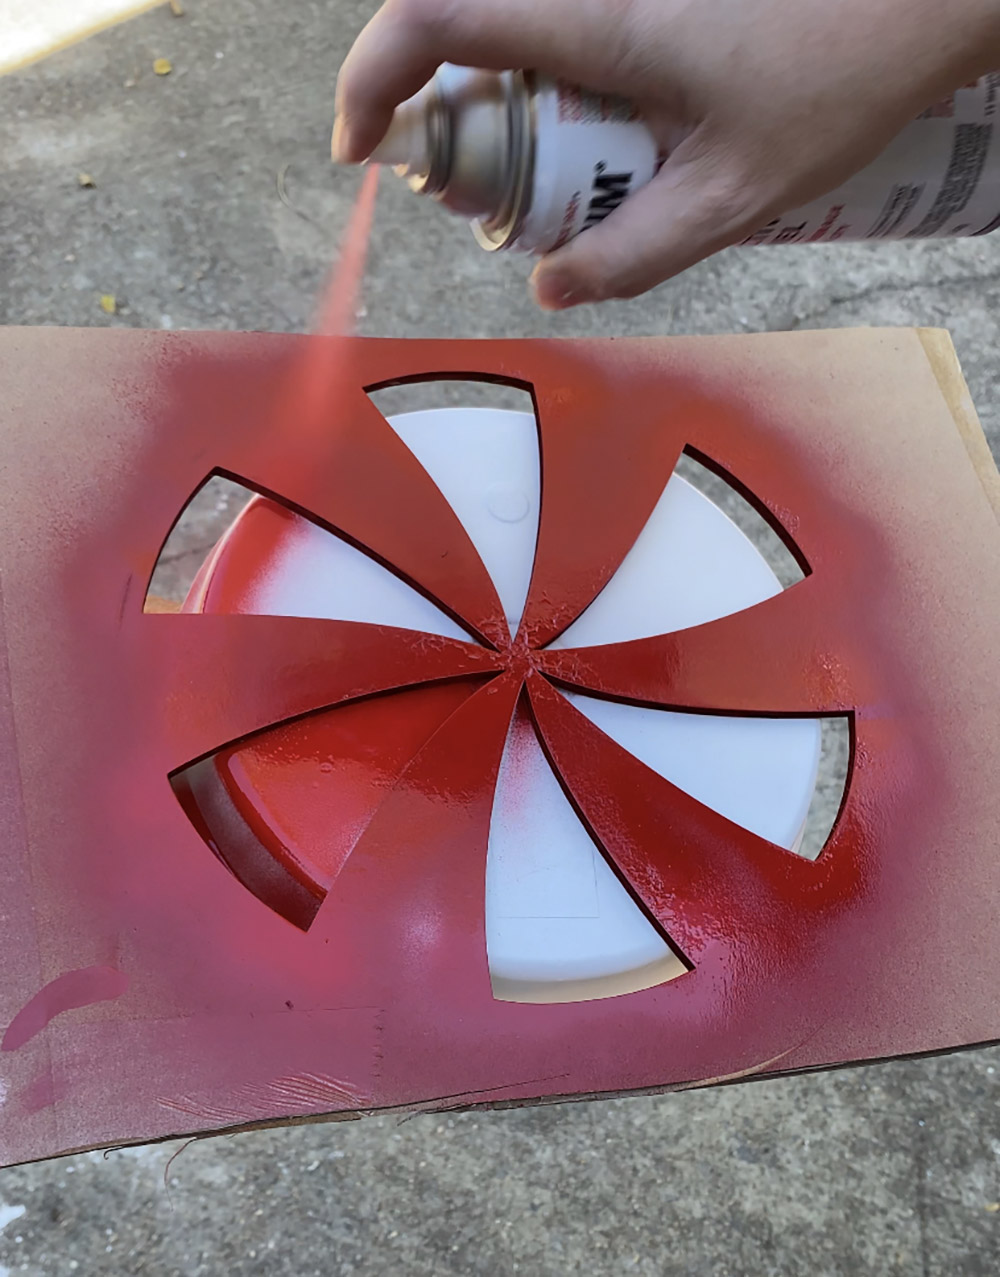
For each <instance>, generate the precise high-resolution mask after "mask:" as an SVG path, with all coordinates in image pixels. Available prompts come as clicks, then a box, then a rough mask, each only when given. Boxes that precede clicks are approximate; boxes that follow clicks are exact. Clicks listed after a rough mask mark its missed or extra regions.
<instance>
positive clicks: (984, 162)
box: [744, 72, 1000, 244]
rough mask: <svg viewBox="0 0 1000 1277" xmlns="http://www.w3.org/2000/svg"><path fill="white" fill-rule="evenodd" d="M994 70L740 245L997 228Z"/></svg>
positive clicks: (999, 181)
mask: <svg viewBox="0 0 1000 1277" xmlns="http://www.w3.org/2000/svg"><path fill="white" fill-rule="evenodd" d="M998 94H1000V73H995V72H994V73H992V74H990V75H987V76H984V77H983V79H981V80H979V81H977V82H976V83H975V84H969V85H966V86H965V87H964V88H962V89H959V90H958V92H957V93H953V94H952V95H951V97H949V98H947V99H946V100H945V101H943V102H939V103H937V104H936V105H934V106H932V107H930V108H929V109H928V110H926V111H924V113H923V114H922V115H921V116H919V117H918V118H917V119H916V120H914V121H913V123H912V124H908V125H907V126H906V128H905V129H903V131H902V133H900V134H899V135H898V136H897V137H896V139H895V140H894V141H893V142H891V143H890V144H889V146H888V147H887V148H886V149H885V150H884V151H883V152H882V154H881V155H880V156H879V157H878V159H877V160H875V161H874V162H873V163H872V164H870V165H869V166H868V167H867V168H864V169H862V170H861V172H860V173H857V174H856V175H855V176H854V177H852V178H851V179H850V180H849V181H848V182H845V183H844V184H843V186H840V187H838V189H837V190H836V191H833V192H831V193H830V194H829V195H825V196H823V198H822V199H818V200H814V201H813V202H812V203H811V204H806V205H804V206H803V207H802V208H797V209H794V210H792V211H791V212H788V213H784V214H782V216H781V217H776V218H775V219H774V220H773V221H772V222H769V223H768V225H767V226H764V227H762V228H761V230H759V231H758V232H757V233H756V234H754V235H751V236H750V237H749V238H748V239H747V240H745V241H744V242H745V243H747V244H798V243H822V242H824V241H826V242H829V241H833V240H841V239H845V240H860V239H930V238H946V237H953V236H961V235H985V234H987V233H988V232H990V231H993V230H996V229H997V227H1000V131H998V129H997V127H996V125H997V123H1000V121H998V120H997V109H998Z"/></svg>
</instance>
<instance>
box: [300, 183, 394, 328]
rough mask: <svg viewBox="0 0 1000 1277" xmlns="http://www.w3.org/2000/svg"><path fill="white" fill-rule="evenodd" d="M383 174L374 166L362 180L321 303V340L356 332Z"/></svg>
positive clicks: (319, 325) (314, 326)
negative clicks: (359, 300) (355, 323)
mask: <svg viewBox="0 0 1000 1277" xmlns="http://www.w3.org/2000/svg"><path fill="white" fill-rule="evenodd" d="M379 172H380V169H379V166H378V165H377V164H372V165H370V166H369V167H368V169H367V170H366V172H365V175H364V178H363V179H362V182H361V189H360V190H359V191H358V196H357V199H356V200H355V201H354V208H353V209H352V210H351V217H350V220H349V221H348V223H347V230H346V232H345V233H344V240H343V243H342V244H341V246H340V258H339V259H338V261H337V262H336V263H335V264H334V267H333V270H332V271H331V272H330V279H329V282H328V284H327V286H326V291H325V293H324V294H323V296H322V297H321V299H320V304H319V309H318V311H317V314H316V321H315V323H314V324H313V332H314V333H316V334H317V335H318V336H321V337H349V336H350V335H351V333H352V332H353V331H354V318H355V313H356V310H357V300H358V295H359V293H360V291H361V277H362V275H363V274H364V270H365V259H366V257H367V255H368V241H369V239H370V238H371V231H372V221H373V220H374V217H375V195H376V193H377V191H378V175H379Z"/></svg>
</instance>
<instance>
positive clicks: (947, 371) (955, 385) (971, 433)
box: [914, 328, 1000, 520]
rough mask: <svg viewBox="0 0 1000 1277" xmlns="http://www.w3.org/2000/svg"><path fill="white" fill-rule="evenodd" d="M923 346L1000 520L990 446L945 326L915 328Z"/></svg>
mask: <svg viewBox="0 0 1000 1277" xmlns="http://www.w3.org/2000/svg"><path fill="white" fill-rule="evenodd" d="M914 331H915V332H916V334H917V337H918V338H919V339H920V344H921V345H922V346H923V348H924V354H925V355H926V356H927V360H928V362H929V363H930V366H931V370H932V372H933V373H934V376H935V377H936V378H937V383H938V385H939V386H940V387H941V393H942V395H944V399H945V402H946V403H947V405H948V410H949V411H950V412H951V415H952V417H953V418H954V421H955V425H956V426H957V428H958V433H959V434H960V435H961V437H962V442H963V443H964V444H965V450H966V452H968V454H969V460H970V461H971V462H972V465H973V468H974V469H975V471H976V474H977V475H978V476H979V481H980V483H981V484H982V485H983V491H984V492H985V493H986V497H987V499H988V501H989V503H990V505H991V506H992V507H993V513H994V514H995V515H996V517H997V519H998V520H1000V471H998V470H997V463H996V461H995V460H994V457H993V453H992V452H991V450H990V445H989V443H988V441H987V439H986V435H985V434H984V432H983V427H982V424H981V422H980V420H979V414H978V412H977V411H976V406H975V404H974V403H973V402H972V396H971V395H970V394H969V387H968V386H967V385H966V383H965V377H964V375H963V373H962V365H961V363H960V362H959V359H958V352H957V351H956V350H955V343H954V342H953V341H952V339H951V334H950V333H949V332H948V331H947V329H944V328H917V329H915V330H914Z"/></svg>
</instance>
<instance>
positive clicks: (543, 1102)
mask: <svg viewBox="0 0 1000 1277" xmlns="http://www.w3.org/2000/svg"><path fill="white" fill-rule="evenodd" d="M998 1046H1000V1039H989V1040H986V1041H983V1042H963V1043H961V1044H960V1045H958V1046H945V1047H936V1048H932V1049H931V1050H929V1051H907V1052H904V1053H903V1054H902V1055H880V1056H875V1057H873V1058H871V1059H860V1060H839V1061H833V1062H832V1063H829V1064H816V1065H807V1066H806V1067H804V1068H800V1069H796V1068H791V1069H776V1068H768V1067H767V1066H766V1065H767V1062H765V1065H764V1066H762V1067H761V1068H760V1069H749V1070H746V1071H745V1072H743V1073H737V1074H735V1075H733V1076H732V1077H722V1078H706V1079H704V1080H702V1081H692V1082H672V1083H666V1084H664V1085H663V1086H644V1087H637V1088H636V1089H634V1090H610V1091H585V1092H584V1091H581V1092H579V1093H572V1094H558V1093H554V1094H552V1095H539V1096H534V1097H529V1098H519V1099H513V1100H490V1099H481V1100H473V1099H470V1098H469V1097H470V1095H472V1094H475V1092H470V1093H467V1094H465V1095H459V1096H449V1095H445V1096H436V1097H434V1096H432V1097H431V1098H429V1099H427V1100H415V1101H413V1102H412V1103H410V1104H399V1105H385V1106H381V1107H375V1108H364V1109H344V1110H336V1111H330V1112H326V1113H303V1114H292V1115H290V1116H288V1117H271V1118H262V1119H260V1120H258V1121H252V1122H238V1123H233V1124H231V1125H229V1126H219V1127H214V1128H212V1129H211V1130H207V1131H206V1130H201V1131H174V1132H171V1133H170V1134H169V1135H157V1136H155V1137H153V1138H151V1139H142V1138H137V1139H124V1140H118V1141H116V1142H115V1143H113V1144H81V1145H79V1146H77V1147H75V1148H68V1149H63V1150H60V1152H58V1153H50V1154H43V1155H41V1156H39V1157H29V1158H24V1159H23V1160H20V1161H16V1162H4V1163H2V1164H0V1169H3V1170H13V1169H15V1168H16V1167H19V1166H33V1165H38V1164H39V1163H41V1162H54V1161H58V1160H60V1159H61V1158H64V1157H78V1156H80V1155H81V1154H83V1153H100V1152H103V1154H104V1156H105V1157H107V1156H108V1155H109V1154H111V1153H117V1152H119V1151H120V1150H121V1149H126V1148H155V1147H156V1146H157V1145H162V1144H173V1143H178V1142H183V1143H182V1147H181V1148H180V1149H179V1150H178V1152H177V1153H175V1154H174V1156H175V1157H176V1156H178V1154H179V1153H182V1152H183V1151H184V1148H186V1147H187V1145H188V1144H194V1143H200V1142H201V1141H202V1140H213V1139H218V1138H219V1137H220V1136H227V1137H229V1136H233V1135H247V1134H250V1133H252V1132H255V1131H278V1130H287V1129H288V1128H289V1127H292V1126H328V1125H331V1124H333V1123H337V1122H358V1121H362V1120H363V1119H364V1118H367V1117H395V1118H397V1119H398V1121H400V1122H404V1121H408V1120H410V1119H411V1118H416V1117H431V1116H435V1115H440V1114H442V1113H502V1112H506V1111H507V1110H508V1109H524V1108H551V1107H555V1106H556V1105H563V1104H593V1103H597V1102H599V1101H601V1100H634V1099H654V1098H660V1097H661V1096H663V1097H666V1096H669V1095H680V1094H686V1093H687V1092H689V1091H707V1090H716V1089H718V1088H719V1087H729V1086H739V1085H743V1084H744V1083H746V1082H780V1081H785V1080H787V1079H789V1078H795V1077H811V1076H815V1075H818V1074H821V1073H842V1072H846V1071H848V1070H852V1069H863V1068H868V1067H869V1066H871V1065H879V1064H902V1063H904V1062H907V1061H910V1060H936V1059H940V1058H942V1057H944V1056H951V1055H968V1054H970V1053H971V1052H973V1051H985V1050H989V1049H990V1048H993V1047H998Z"/></svg>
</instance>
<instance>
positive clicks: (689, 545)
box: [243, 408, 820, 1002]
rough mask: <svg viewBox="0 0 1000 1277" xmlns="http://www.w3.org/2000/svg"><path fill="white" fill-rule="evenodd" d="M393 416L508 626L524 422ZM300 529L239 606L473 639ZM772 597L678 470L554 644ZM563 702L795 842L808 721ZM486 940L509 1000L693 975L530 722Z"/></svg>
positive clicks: (745, 545)
mask: <svg viewBox="0 0 1000 1277" xmlns="http://www.w3.org/2000/svg"><path fill="white" fill-rule="evenodd" d="M389 420H390V424H391V425H392V427H393V428H394V429H395V431H396V432H397V434H398V435H399V436H400V438H401V439H402V440H403V442H404V443H406V445H407V446H408V447H409V448H410V449H411V451H412V452H413V453H414V455H415V456H416V457H417V459H418V460H419V461H420V462H421V464H422V465H423V466H424V468H425V469H426V470H427V472H428V473H429V474H430V476H431V478H432V479H433V480H434V481H435V483H436V484H437V485H438V487H439V489H440V490H441V492H442V493H443V494H444V496H445V497H446V498H447V500H448V501H449V502H450V503H451V505H452V507H453V508H454V510H455V512H456V514H457V515H458V517H459V518H460V520H461V521H462V523H463V524H464V526H465V528H466V531H467V532H468V534H469V536H470V537H471V539H472V541H473V543H474V544H475V546H476V548H477V549H478V551H479V553H480V555H481V557H482V559H483V562H484V563H485V565H486V567H487V569H488V570H489V572H490V574H491V575H492V577H493V580H494V582H495V584H496V587H497V592H498V594H499V596H500V599H501V601H502V603H503V606H504V610H505V612H506V615H507V620H508V624H509V625H510V627H511V631H512V632H514V631H515V630H516V628H517V623H518V621H519V619H520V615H521V612H522V610H523V607H524V601H525V598H526V596H527V591H528V584H529V581H530V577H531V569H532V564H533V560H534V553H535V540H536V533H537V527H538V511H539V498H540V466H539V457H538V439H537V430H536V424H535V420H534V417H533V416H532V415H531V414H530V413H521V412H511V411H504V410H498V409H491V408H441V409H433V410H428V411H422V412H412V413H404V414H400V415H397V416H394V417H391V418H390V419H389ZM373 499H376V497H375V494H373ZM594 517H595V518H600V511H599V510H595V511H594ZM298 522H299V526H298V527H297V528H296V532H295V535H294V536H290V537H289V538H288V540H287V543H286V545H285V548H284V549H283V551H282V552H281V553H280V554H279V555H278V556H276V558H275V559H274V560H273V561H272V562H270V563H268V564H261V567H260V573H259V575H258V576H257V578H256V580H255V582H254V584H253V588H252V590H251V591H250V593H249V595H248V601H247V605H246V607H245V609H243V610H246V611H248V612H256V613H269V614H274V615H287V616H313V617H328V618H331V619H338V620H356V621H368V622H372V623H381V624H387V625H397V626H404V627H407V628H412V629H420V630H426V631H429V632H432V633H435V634H444V635H449V636H451V637H454V638H467V637H468V636H467V635H466V634H465V633H464V631H462V629H461V628H460V627H459V626H458V625H457V624H456V623H455V622H454V621H453V620H452V619H451V618H450V617H448V616H446V615H445V614H444V613H443V612H441V611H440V610H439V609H438V608H437V607H436V606H435V605H434V604H433V603H431V602H430V601H428V600H427V599H426V598H424V597H423V596H422V595H420V594H418V593H417V592H416V591H415V590H413V589H411V588H410V587H409V586H408V585H406V584H405V583H404V582H402V581H400V580H399V579H398V578H396V577H395V576H393V574H392V573H391V572H389V571H388V570H386V569H385V568H383V567H381V566H380V565H379V564H377V563H375V562H374V560H372V559H370V558H368V557H367V556H366V555H364V554H363V553H361V552H360V551H358V550H356V549H354V548H353V547H351V546H349V545H348V544H346V543H345V542H343V541H341V540H340V539H339V538H337V537H335V536H333V535H331V534H330V533H327V532H325V531H323V530H322V529H320V528H317V527H316V526H315V525H313V524H309V523H307V522H306V521H305V520H299V521H298ZM780 589H781V586H780V585H779V583H778V580H777V578H776V577H775V575H774V573H773V572H772V571H771V569H770V567H769V566H768V565H767V563H766V562H765V560H764V559H763V558H762V557H761V555H760V553H759V552H758V551H757V549H756V548H755V547H754V545H753V544H752V542H751V541H750V540H748V538H747V537H746V536H745V535H744V534H743V533H742V532H741V531H740V530H739V528H737V527H736V525H735V524H734V523H732V522H731V520H730V519H729V518H728V517H727V516H726V515H725V514H724V513H723V512H722V511H721V510H720V509H719V508H718V507H717V506H715V505H714V504H713V503H712V502H711V501H709V500H708V499H707V498H706V497H705V496H703V495H702V494H701V493H699V492H698V491H697V490H696V489H695V488H694V487H692V486H691V485H690V484H689V483H687V482H686V481H685V480H684V479H682V478H680V476H678V475H674V476H673V477H672V478H671V479H670V481H669V483H668V484H667V485H666V487H665V489H664V492H663V495H662V496H661V498H660V500H659V503H658V504H657V506H656V508H655V509H654V511H653V513H652V515H651V517H650V519H649V521H648V523H647V524H646V527H645V528H644V530H643V532H642V533H641V535H640V536H639V538H638V539H637V541H636V543H635V545H634V546H633V548H632V550H631V551H630V552H629V554H628V555H627V556H626V558H625V560H624V562H623V563H622V564H621V566H620V568H619V570H618V572H617V574H616V575H615V577H614V578H613V579H612V580H611V581H610V582H609V584H608V585H607V587H606V588H605V589H604V590H603V591H602V592H601V594H600V595H599V596H598V597H597V599H596V600H595V601H594V602H593V603H592V604H591V606H590V607H589V608H588V609H587V611H585V612H584V613H583V615H582V616H580V617H579V618H578V619H577V620H576V621H575V622H574V623H573V624H572V625H571V626H570V627H569V629H568V630H567V631H566V632H565V633H564V634H563V635H562V636H561V637H560V638H559V639H557V640H556V642H555V643H554V644H553V646H555V647H578V646H588V645H593V644H600V643H609V642H618V641H623V640H627V639H634V638H641V637H646V636H649V635H654V634H662V633H667V632H670V631H674V630H679V629H684V628H686V627H688V626H693V625H699V624H702V623H704V622H707V621H711V620H715V619H717V618H719V617H722V616H726V615H728V614H730V613H733V612H737V611H740V610H741V609H743V608H747V607H752V606H753V605H754V604H756V603H760V602H762V601H763V600H765V599H767V598H770V597H771V596H772V595H775V594H777V593H779V592H780ZM568 699H569V700H570V701H571V703H572V704H573V705H574V706H575V707H576V708H577V709H579V710H580V711H581V712H582V713H584V714H586V715H587V717H588V718H590V719H591V721H592V722H594V723H595V724H596V725H597V726H598V727H600V728H601V730H602V731H604V732H606V733H607V734H608V735H609V736H611V737H612V738H613V739H614V740H616V741H617V742H618V743H619V744H620V745H622V746H623V747H624V748H625V749H627V750H629V751H630V752H631V753H632V754H634V755H635V756H636V757H637V758H639V759H641V761H642V762H644V763H645V764H646V765H647V766H648V767H650V768H652V769H653V770H654V771H656V772H658V773H659V774H660V775H662V776H664V777H666V778H667V779H668V780H670V781H671V782H672V783H673V784H675V785H677V786H679V787H680V788H681V789H683V790H685V791H686V792H687V793H689V794H691V795H692V796H693V797H695V798H697V799H698V800H699V801H700V802H702V803H704V804H705V805H706V806H708V807H711V808H713V809H714V810H715V811H717V812H720V813H722V814H723V815H725V816H726V817H728V818H729V819H730V820H732V821H734V822H736V823H737V824H739V825H742V826H743V827H744V828H746V829H749V830H752V831H753V832H754V833H757V834H759V835H761V836H762V837H764V838H767V839H770V840H771V841H772V842H774V843H776V844H778V845H779V846H781V847H785V848H788V849H790V850H797V849H798V846H799V843H800V841H801V838H802V832H803V829H804V826H805V821H806V816H807V813H808V809H809V804H810V800H811V798H812V794H813V790H814V788H815V784H816V775H817V769H818V764H819V749H820V723H819V721H818V720H813V719H801V718H750V717H725V716H719V715H714V714H713V715H706V714H686V713H674V712H668V711H663V710H655V709H645V708H639V707H635V706H630V705H622V704H618V703H615V702H612V701H607V700H601V699H599V698H596V697H590V696H584V695H579V694H575V693H571V694H568ZM486 937H487V949H488V956H489V966H490V973H491V977H492V981H493V988H494V993H495V994H496V996H497V997H498V998H502V999H506V1000H511V1001H526V1002H550V1001H573V1000H579V999H584V998H594V997H604V996H609V995H611V994H620V993H625V992H630V991H634V990H636V989H640V988H646V987H649V986H651V985H653V984H658V983H661V982H662V981H664V980H668V979H671V978H673V977H674V976H677V975H680V974H682V973H683V972H684V971H685V970H686V968H685V966H684V965H683V964H682V963H681V961H680V960H679V958H678V957H677V956H676V955H675V954H674V952H673V950H672V949H671V948H670V947H669V945H668V944H667V943H666V941H665V940H664V938H663V936H662V935H661V934H660V932H659V931H658V929H657V928H656V927H655V926H654V925H653V924H652V923H651V922H650V921H649V920H648V919H647V917H646V916H645V915H644V914H643V912H642V911H641V909H640V908H639V906H638V905H637V904H636V903H635V901H634V900H633V899H632V897H631V896H630V895H629V893H628V892H627V891H626V890H625V888H624V887H623V886H622V885H621V883H620V882H619V880H618V878H617V877H616V876H615V874H614V872H613V871H612V870H611V869H610V868H609V866H608V865H607V863H606V861H605V860H604V857H603V856H602V855H601V853H600V852H599V851H598V850H597V848H596V847H595V846H594V843H593V842H592V840H591V839H590V837H589V835H588V834H587V832H586V830H585V829H584V827H583V826H582V825H581V823H580V821H579V820H578V818H577V816H576V814H575V813H574V811H573V809H572V808H571V806H570V804H569V802H568V800H567V799H566V797H565V795H564V794H563V791H562V788H561V786H560V784H559V782H558V780H557V779H556V777H555V775H554V774H553V772H552V770H551V768H550V767H549V764H548V762H547V760H546V759H545V757H544V755H543V753H542V750H541V748H540V746H539V744H538V742H537V740H536V738H535V735H534V731H533V729H532V727H531V725H530V722H528V721H527V720H526V719H518V720H517V721H516V722H515V725H514V727H513V729H512V731H511V734H510V736H509V738H508V741H507V746H506V749H505V752H504V757H503V763H502V766H501V770H500V778H499V784H498V787H497V793H496V799H495V803H494V809H493V821H492V826H491V830H490V840H489V850H488V855H487V865H486Z"/></svg>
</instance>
